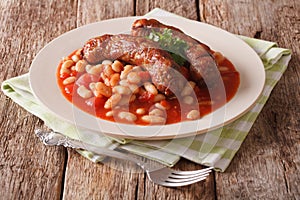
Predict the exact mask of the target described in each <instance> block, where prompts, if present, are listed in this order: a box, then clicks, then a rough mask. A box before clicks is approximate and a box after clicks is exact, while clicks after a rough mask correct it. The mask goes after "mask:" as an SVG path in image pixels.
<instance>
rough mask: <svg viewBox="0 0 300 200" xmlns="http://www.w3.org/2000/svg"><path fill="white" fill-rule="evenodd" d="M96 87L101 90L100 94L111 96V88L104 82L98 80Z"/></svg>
mask: <svg viewBox="0 0 300 200" xmlns="http://www.w3.org/2000/svg"><path fill="white" fill-rule="evenodd" d="M95 89H96V90H97V91H99V93H100V94H102V95H103V96H106V97H110V96H111V94H112V91H111V88H110V87H109V86H107V85H105V84H104V83H102V82H97V83H96V85H95Z"/></svg>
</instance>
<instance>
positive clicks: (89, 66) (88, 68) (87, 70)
mask: <svg viewBox="0 0 300 200" xmlns="http://www.w3.org/2000/svg"><path fill="white" fill-rule="evenodd" d="M92 67H93V66H92V65H85V71H86V72H89V71H90V69H91V68H92Z"/></svg>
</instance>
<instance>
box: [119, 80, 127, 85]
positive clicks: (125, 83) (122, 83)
mask: <svg viewBox="0 0 300 200" xmlns="http://www.w3.org/2000/svg"><path fill="white" fill-rule="evenodd" d="M119 84H120V85H122V86H128V85H129V83H128V81H127V80H120V82H119Z"/></svg>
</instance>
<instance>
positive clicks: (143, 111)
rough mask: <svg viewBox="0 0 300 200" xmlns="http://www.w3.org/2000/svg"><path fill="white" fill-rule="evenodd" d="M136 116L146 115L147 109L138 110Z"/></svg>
mask: <svg viewBox="0 0 300 200" xmlns="http://www.w3.org/2000/svg"><path fill="white" fill-rule="evenodd" d="M135 112H136V114H138V115H143V114H145V113H146V109H145V108H138V109H136V111H135Z"/></svg>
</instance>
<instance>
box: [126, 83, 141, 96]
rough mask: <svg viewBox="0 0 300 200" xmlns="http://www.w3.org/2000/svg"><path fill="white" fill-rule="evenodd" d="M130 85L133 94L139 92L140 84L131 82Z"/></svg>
mask: <svg viewBox="0 0 300 200" xmlns="http://www.w3.org/2000/svg"><path fill="white" fill-rule="evenodd" d="M128 87H129V89H130V90H131V92H132V93H133V94H137V93H138V92H139V86H137V85H135V84H129V85H128Z"/></svg>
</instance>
